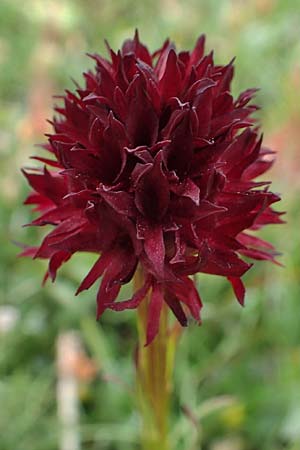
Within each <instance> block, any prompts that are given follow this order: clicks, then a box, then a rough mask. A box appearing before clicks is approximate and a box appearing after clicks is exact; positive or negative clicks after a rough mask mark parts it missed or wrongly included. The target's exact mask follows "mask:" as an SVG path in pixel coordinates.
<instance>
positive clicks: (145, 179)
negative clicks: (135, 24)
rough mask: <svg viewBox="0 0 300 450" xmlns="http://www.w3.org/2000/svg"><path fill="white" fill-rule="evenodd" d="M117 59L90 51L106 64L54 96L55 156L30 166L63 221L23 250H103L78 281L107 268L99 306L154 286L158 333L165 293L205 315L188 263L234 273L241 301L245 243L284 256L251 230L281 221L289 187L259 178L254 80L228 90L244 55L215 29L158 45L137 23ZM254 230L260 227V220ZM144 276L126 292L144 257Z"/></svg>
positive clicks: (178, 305) (38, 194)
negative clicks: (207, 41) (179, 44)
mask: <svg viewBox="0 0 300 450" xmlns="http://www.w3.org/2000/svg"><path fill="white" fill-rule="evenodd" d="M109 53H110V61H109V60H106V59H104V58H103V57H101V56H99V55H91V56H92V58H93V59H94V60H95V61H96V68H95V71H89V72H86V73H84V78H85V85H84V87H82V88H80V87H78V89H77V90H76V92H75V93H72V92H69V91H67V92H66V95H65V96H64V97H63V100H64V104H63V106H60V107H56V108H55V110H56V112H57V113H58V116H57V117H55V118H54V119H53V122H52V124H53V129H54V132H53V134H50V135H49V143H48V144H46V145H45V146H44V147H45V149H46V150H47V151H48V152H49V153H50V155H51V156H50V158H41V157H36V159H38V160H39V161H41V162H43V163H45V165H46V166H48V167H52V170H48V169H47V168H46V167H45V168H44V169H41V170H30V171H24V174H25V176H26V177H27V179H28V181H29V183H30V185H31V187H32V188H33V193H32V194H30V196H29V197H28V199H27V200H26V203H27V204H34V205H36V207H35V210H36V211H39V212H40V213H41V216H40V217H39V218H38V219H36V220H34V221H33V222H32V224H33V225H38V226H43V225H47V224H51V225H53V227H54V228H53V230H52V231H51V232H50V233H49V234H48V235H47V236H46V237H45V239H44V240H43V242H42V244H41V245H40V247H38V248H36V249H28V250H26V251H25V254H27V255H31V256H34V257H36V258H46V259H49V268H48V271H47V274H46V277H48V276H50V278H51V279H52V280H54V279H55V277H56V272H57V270H58V268H59V267H60V266H61V265H62V264H63V263H64V262H65V261H67V260H68V259H69V258H70V257H71V256H72V255H73V254H74V253H76V252H78V251H86V252H95V253H97V254H99V259H98V260H97V261H96V263H95V264H94V266H93V267H92V269H91V270H90V272H89V273H88V275H87V276H86V278H85V279H84V280H83V281H82V283H81V285H80V286H79V288H78V290H77V293H79V292H81V291H82V290H84V289H88V288H89V287H90V286H91V285H92V284H93V283H95V282H96V281H97V280H98V279H99V277H102V281H101V284H100V288H99V291H98V295H97V305H98V308H97V317H99V316H100V315H101V314H102V313H103V311H104V310H105V309H106V308H110V309H113V310H117V311H120V310H123V309H126V308H136V307H137V306H138V305H139V304H140V302H141V301H142V300H143V299H144V298H145V295H146V293H147V292H148V290H150V289H151V290H152V294H151V297H150V305H149V326H148V335H147V342H148V343H149V342H150V341H151V340H152V339H153V338H154V336H155V334H156V332H157V329H158V326H159V317H160V311H161V307H162V305H163V302H164V301H165V302H166V303H167V304H168V306H169V307H170V309H171V310H172V311H173V313H174V314H175V316H176V317H177V319H178V320H179V322H180V323H181V324H182V325H183V326H184V325H186V324H187V318H186V316H187V314H191V315H192V316H193V317H194V318H195V319H196V320H197V321H199V320H200V310H201V306H202V303H201V299H200V297H199V294H198V292H197V290H196V288H195V286H194V283H193V281H192V280H191V279H190V278H189V276H190V275H193V274H196V273H198V272H204V273H209V274H216V275H221V276H224V277H227V278H228V280H229V281H230V283H231V284H232V286H233V289H234V292H235V295H236V297H237V299H238V301H239V302H240V303H241V304H243V302H244V294H245V289H244V286H243V284H242V281H241V277H242V275H243V274H244V273H245V272H246V271H247V270H248V269H249V268H250V266H251V264H249V263H248V262H245V261H244V260H243V259H241V256H246V257H250V258H253V259H259V260H271V261H274V256H275V253H274V249H273V247H272V246H271V245H270V244H268V243H266V242H265V241H263V240H261V239H259V238H257V237H255V236H254V235H253V234H252V230H257V229H259V228H260V227H262V226H263V225H266V224H270V223H280V222H281V219H280V213H278V212H275V211H273V210H272V209H271V205H272V204H273V203H274V202H276V201H278V200H279V197H278V196H277V195H275V194H273V193H272V192H270V191H269V184H270V183H269V182H261V181H259V182H257V181H253V180H254V178H256V177H257V176H259V175H261V174H262V173H264V172H265V171H266V170H267V169H268V168H269V167H270V166H271V165H272V162H273V152H272V151H270V150H269V149H267V148H265V147H263V146H262V139H261V137H260V136H259V135H258V129H257V127H256V126H254V124H255V120H254V119H253V118H251V115H252V113H253V112H254V111H256V109H257V107H256V106H255V105H252V104H251V103H250V101H251V98H252V97H253V95H254V94H255V89H249V90H247V91H245V92H243V93H242V94H241V95H240V96H239V97H238V98H237V99H234V98H233V97H232V95H231V93H230V84H231V80H232V77H233V71H234V69H233V64H232V62H230V63H229V64H228V65H227V66H219V65H215V64H214V61H213V55H212V53H209V54H208V55H205V54H204V36H201V37H200V38H199V39H198V41H197V43H196V46H195V48H194V50H193V51H192V52H187V51H184V52H179V53H177V52H176V50H175V47H174V45H173V44H172V43H170V42H169V41H166V42H165V43H164V45H163V47H162V48H161V49H159V50H157V51H156V52H155V53H154V54H150V53H149V51H148V49H147V48H146V47H145V46H144V45H143V44H141V42H140V41H139V37H138V34H137V33H136V34H135V36H134V39H133V40H127V41H126V42H125V43H124V44H123V47H122V49H121V51H119V52H118V53H115V52H114V51H113V50H111V49H110V48H109ZM249 230H251V231H250V233H249ZM138 264H139V265H141V266H142V267H143V270H144V273H145V284H144V286H143V287H142V288H141V289H140V290H139V291H137V292H135V293H134V294H133V297H132V298H131V299H130V300H126V301H121V302H115V300H116V298H117V296H118V293H119V290H120V287H121V285H122V284H123V283H128V282H129V281H130V280H131V279H132V277H133V275H134V273H135V271H136V269H137V266H138Z"/></svg>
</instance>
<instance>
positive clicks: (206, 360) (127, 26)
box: [0, 0, 300, 450]
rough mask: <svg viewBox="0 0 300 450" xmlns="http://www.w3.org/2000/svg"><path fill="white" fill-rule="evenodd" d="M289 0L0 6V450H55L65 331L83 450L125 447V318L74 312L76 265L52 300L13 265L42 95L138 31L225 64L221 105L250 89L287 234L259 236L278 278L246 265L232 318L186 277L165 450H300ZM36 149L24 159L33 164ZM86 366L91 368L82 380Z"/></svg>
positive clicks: (218, 284) (132, 425)
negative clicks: (74, 369)
mask: <svg viewBox="0 0 300 450" xmlns="http://www.w3.org/2000/svg"><path fill="white" fill-rule="evenodd" d="M299 23H300V2H299V0H284V1H280V0H209V1H208V0H207V1H205V0H185V1H180V0H144V1H141V2H134V1H133V0H116V1H114V2H111V1H108V0H102V1H100V0H26V2H25V1H23V2H22V1H21V0H1V4H0V64H1V70H0V98H1V104H0V127H1V131H0V157H1V166H0V170H1V176H0V208H1V210H0V213H1V217H0V224H1V233H0V324H1V315H2V318H3V315H4V314H7V312H8V313H9V314H10V317H11V318H12V326H11V327H10V328H11V329H10V331H7V332H4V329H3V327H2V331H1V327H0V374H1V378H0V404H1V409H0V428H1V434H0V450H55V449H58V448H59V429H60V425H59V423H58V420H57V414H56V401H55V384H56V367H55V345H56V340H57V336H58V335H59V334H60V333H61V332H63V331H64V330H69V329H74V330H77V332H78V334H79V336H80V338H81V340H82V342H83V345H84V347H85V351H86V352H87V355H89V359H88V357H86V359H85V360H83V361H82V364H81V372H80V376H79V379H80V415H81V417H80V419H81V425H80V431H81V439H82V443H81V444H82V449H86V450H88V449H99V450H102V449H105V450H117V449H122V450H127V449H128V450H129V449H138V445H137V440H138V426H139V423H138V417H137V415H136V412H135V408H134V400H133V396H132V389H133V386H134V368H133V364H132V362H133V359H132V355H133V351H134V347H135V338H136V331H135V323H134V314H131V313H123V314H115V313H113V312H110V313H109V312H108V313H106V314H105V315H104V317H103V320H101V323H100V324H96V322H95V320H94V298H95V296H94V294H95V291H93V292H92V291H89V292H88V293H85V294H82V295H81V297H80V298H74V291H75V289H76V286H77V285H78V283H79V280H80V279H81V278H82V276H83V275H84V274H85V273H86V272H87V269H88V267H89V266H90V263H91V262H92V260H93V259H94V258H93V257H92V256H89V255H81V256H80V257H79V258H78V257H77V258H76V257H74V259H73V260H72V262H70V263H68V265H67V266H66V267H65V268H64V269H63V270H62V271H61V274H60V276H59V279H58V280H57V283H56V285H55V286H52V285H50V284H48V285H47V286H46V287H45V288H44V289H41V285H40V281H41V279H42V276H43V272H44V270H45V265H44V264H43V263H42V262H37V261H35V262H32V261H30V260H25V259H17V257H16V255H17V253H18V249H17V247H16V246H15V245H14V244H13V242H27V243H29V242H34V241H35V240H36V239H37V238H38V237H39V236H38V233H39V232H37V231H36V230H31V229H28V228H22V227H21V225H22V224H24V223H27V222H29V221H30V217H31V216H30V212H29V211H28V209H26V208H25V207H22V206H21V201H22V199H24V198H25V196H26V193H27V187H26V186H25V182H24V180H23V179H22V177H21V175H20V172H19V167H20V166H22V165H27V166H28V165H33V163H32V162H30V160H29V155H31V154H32V153H34V150H33V144H34V143H36V142H42V140H43V137H42V135H43V133H44V132H46V131H47V129H48V124H47V122H46V121H45V118H46V117H48V118H50V117H51V104H52V101H53V100H52V98H51V96H52V95H53V94H54V93H61V92H62V89H63V88H73V84H72V81H71V80H70V77H73V78H74V79H75V80H77V81H79V82H80V80H81V72H82V71H83V70H84V69H86V68H87V67H88V66H89V65H91V64H92V62H91V61H89V59H88V58H87V57H86V56H85V52H93V51H98V52H104V51H105V46H104V43H103V39H104V38H107V39H108V40H109V42H110V44H111V46H112V47H113V48H118V47H119V45H120V44H121V42H122V40H123V39H124V38H127V37H128V36H131V35H132V34H133V31H134V28H135V27H138V28H139V30H140V35H141V38H142V40H143V41H144V42H146V43H148V45H149V47H150V48H151V49H152V50H154V49H155V48H156V47H157V46H159V45H160V44H161V43H162V41H163V40H164V39H165V37H167V36H170V37H171V39H172V40H174V41H175V42H176V44H177V46H178V47H179V48H190V47H191V46H192V45H193V43H194V41H195V40H196V38H197V36H198V35H199V34H200V33H203V32H205V33H206V34H207V36H208V39H207V48H208V49H209V50H210V49H211V48H214V49H215V57H216V60H217V61H219V62H220V63H222V64H225V63H226V62H228V61H229V60H230V59H231V58H232V56H236V57H237V58H236V77H235V83H234V91H235V92H236V93H237V92H238V91H240V90H242V89H245V88H247V87H260V88H261V91H260V92H259V94H258V102H259V103H260V104H261V105H262V106H263V109H262V111H261V112H260V119H261V122H262V125H263V128H264V130H265V140H266V142H267V143H268V144H270V145H271V146H272V147H273V148H274V149H275V150H276V151H278V161H277V165H276V167H275V168H274V169H273V171H272V174H270V178H272V179H273V180H274V190H275V191H278V192H281V193H282V196H283V202H282V205H281V209H282V210H287V211H288V213H287V216H286V220H287V225H285V226H281V227H273V228H272V227H270V228H269V230H267V231H266V232H265V233H264V234H265V235H266V236H267V237H268V239H270V240H271V241H272V242H273V243H274V244H275V245H276V246H277V248H278V249H279V250H280V251H282V252H283V256H282V257H281V258H280V260H281V262H282V263H283V264H284V267H283V268H280V267H277V266H271V265H270V264H266V263H264V264H260V263H258V264H256V267H255V268H254V269H252V270H251V273H249V274H248V275H247V276H246V278H247V279H246V284H247V286H248V294H247V301H246V307H245V309H243V310H242V309H241V308H240V307H239V306H238V305H237V304H236V303H235V301H234V299H233V294H232V292H231V291H230V289H229V287H228V286H227V285H226V284H224V283H223V282H222V280H219V279H218V278H217V277H210V276H199V278H198V283H199V289H200V290H201V293H202V296H203V298H204V299H206V304H205V308H204V314H203V326H202V327H196V326H195V325H193V324H191V327H190V328H189V329H188V330H186V331H185V332H184V334H183V336H182V338H181V340H180V345H179V348H178V360H177V366H176V372H175V396H174V402H173V416H172V440H173V443H174V449H176V450H197V449H199V448H200V446H201V445H202V447H201V448H203V449H209V450H261V449H263V450H279V449H288V450H299V449H300V401H299V400H300V389H299V387H300V381H299V380H300V325H299V298H300V287H299V278H300V277H299V275H300V274H299V271H300V252H299V248H300V235H299V232H298V227H299V225H298V224H299V219H300V217H299V215H300V207H299V200H298V198H299V194H300V182H299V169H300V157H299V155H300V153H299V145H300V144H299V141H300V127H299V118H300V102H299V100H300V40H299ZM38 151H39V150H38V149H36V152H38ZM91 367H92V368H93V370H91Z"/></svg>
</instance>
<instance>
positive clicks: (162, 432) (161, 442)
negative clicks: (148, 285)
mask: <svg viewBox="0 0 300 450" xmlns="http://www.w3.org/2000/svg"><path fill="white" fill-rule="evenodd" d="M143 279H144V276H143V272H142V270H141V269H139V270H138V271H137V274H136V276H135V280H134V283H135V288H136V289H138V288H139V287H140V286H141V285H142V283H143ZM149 295H150V294H149ZM149 295H148V296H147V298H145V299H144V301H143V302H142V304H141V305H140V307H139V309H138V334H139V347H138V358H137V388H138V398H139V406H140V412H141V415H142V421H143V428H142V437H141V438H142V439H141V440H142V449H143V450H156V449H160V450H170V447H169V441H168V434H169V430H168V428H169V411H170V395H171V390H172V372H173V365H174V353H175V346H176V337H177V333H174V332H172V333H171V332H170V331H169V329H168V309H167V306H166V305H164V307H163V310H162V313H161V317H160V327H159V333H158V335H157V336H156V338H155V339H154V341H153V342H152V343H151V344H150V345H149V346H148V347H145V342H146V327H147V316H148V305H149Z"/></svg>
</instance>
